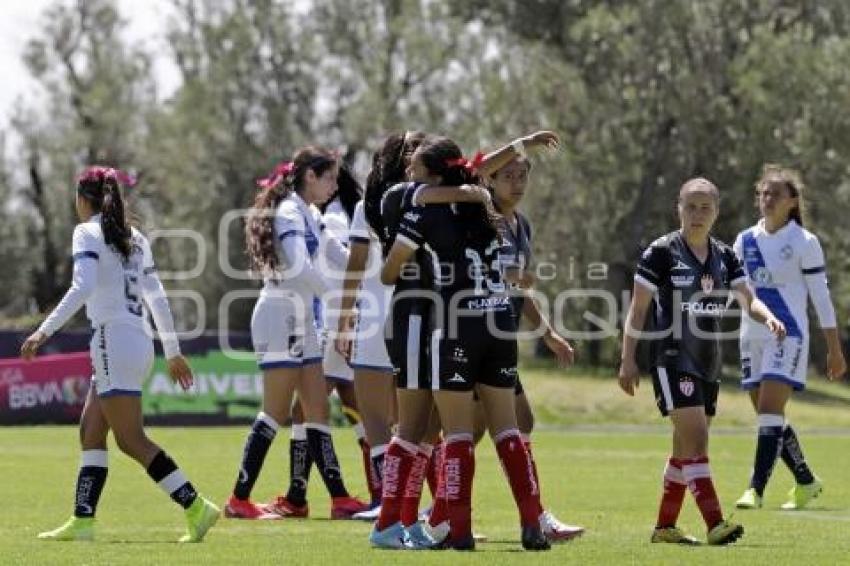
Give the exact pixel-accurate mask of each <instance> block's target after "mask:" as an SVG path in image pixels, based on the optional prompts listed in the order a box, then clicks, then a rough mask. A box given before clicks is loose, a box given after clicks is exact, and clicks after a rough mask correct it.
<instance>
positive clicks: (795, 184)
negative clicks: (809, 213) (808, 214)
mask: <svg viewBox="0 0 850 566" xmlns="http://www.w3.org/2000/svg"><path fill="white" fill-rule="evenodd" d="M774 184H776V185H785V187H786V188H787V189H788V194H789V195H790V196H791V198H794V197H796V198H797V206H795V207H794V208H792V209H791V211H790V212H789V213H788V220H794V221H796V222H797V224H799V225H800V226H803V214H804V213H805V205H804V203H803V192H804V191H805V188H806V187H805V185H804V184H803V179H802V177H801V176H800V173H798V172H797V171H795V170H794V169H789V168H788V167H783V166H782V165H777V164H775V163H766V164H765V165H764V167H762V170H761V177H759V180H758V181H756V206H758V193H759V191H761V190H762V189H763V188H765V187H767V186H768V185H774Z"/></svg>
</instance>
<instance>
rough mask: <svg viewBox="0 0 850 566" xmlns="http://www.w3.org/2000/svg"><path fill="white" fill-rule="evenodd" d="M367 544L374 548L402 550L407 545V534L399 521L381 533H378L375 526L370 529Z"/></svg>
mask: <svg viewBox="0 0 850 566" xmlns="http://www.w3.org/2000/svg"><path fill="white" fill-rule="evenodd" d="M369 542H370V543H372V546H373V547H375V548H388V549H392V550H403V549H404V548H405V546H406V543H407V532H405V530H404V527H403V526H402V524H401V521H399V522H397V523H394V524H392V525H390V526H389V527H387V528H386V529H384V530H383V531H379V530H378V526H377V524H376V525H375V526H374V527H372V532H371V533H369Z"/></svg>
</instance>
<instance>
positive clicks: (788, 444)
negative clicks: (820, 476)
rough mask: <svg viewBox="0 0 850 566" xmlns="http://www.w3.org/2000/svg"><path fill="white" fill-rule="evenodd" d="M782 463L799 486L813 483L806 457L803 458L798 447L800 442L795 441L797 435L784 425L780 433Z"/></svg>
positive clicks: (801, 450) (788, 426)
mask: <svg viewBox="0 0 850 566" xmlns="http://www.w3.org/2000/svg"><path fill="white" fill-rule="evenodd" d="M782 461H783V462H785V465H786V466H788V469H789V470H791V473H792V474H794V480H795V481H796V482H797V483H799V484H801V485H809V484H810V483H812V482H814V481H815V476H814V474H812V471H811V470H810V469H809V465H808V464H806V457H805V456H803V449H802V448H801V447H800V441H799V440H797V433H796V432H794V429H793V428H791V425H790V424H786V425H785V430H783V431H782Z"/></svg>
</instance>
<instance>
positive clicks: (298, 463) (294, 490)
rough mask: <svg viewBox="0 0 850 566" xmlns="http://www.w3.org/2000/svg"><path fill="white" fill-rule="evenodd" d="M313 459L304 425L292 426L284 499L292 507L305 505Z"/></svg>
mask: <svg viewBox="0 0 850 566" xmlns="http://www.w3.org/2000/svg"><path fill="white" fill-rule="evenodd" d="M312 467H313V459H312V458H311V457H310V449H309V447H308V446H307V432H306V430H305V429H304V425H296V424H294V425H292V438H291V439H290V440H289V490H288V491H287V492H286V499H287V500H288V501H289V502H290V503H292V504H293V505H298V506H299V507H300V506H302V505H306V503H307V484H308V483H309V481H310V468H312Z"/></svg>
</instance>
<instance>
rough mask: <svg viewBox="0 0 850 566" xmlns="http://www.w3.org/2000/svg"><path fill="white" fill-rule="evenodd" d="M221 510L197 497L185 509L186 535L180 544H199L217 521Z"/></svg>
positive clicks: (181, 538)
mask: <svg viewBox="0 0 850 566" xmlns="http://www.w3.org/2000/svg"><path fill="white" fill-rule="evenodd" d="M219 515H221V510H220V509H219V508H218V507H216V506H215V505H214V504H213V503H212V502H210V501H207V500H206V499H204V498H203V497H200V496H198V497H197V498H196V499H195V501H194V502H193V503H192V505H191V506H190V507H189V508H188V509H186V523H187V525H186V527H187V528H186V534H185V535H183V536H182V537H180V542H201V541H202V540H204V535H206V534H207V531H209V530H210V529H211V528H212V526H213V525H215V524H216V522H217V521H218V517H219Z"/></svg>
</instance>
